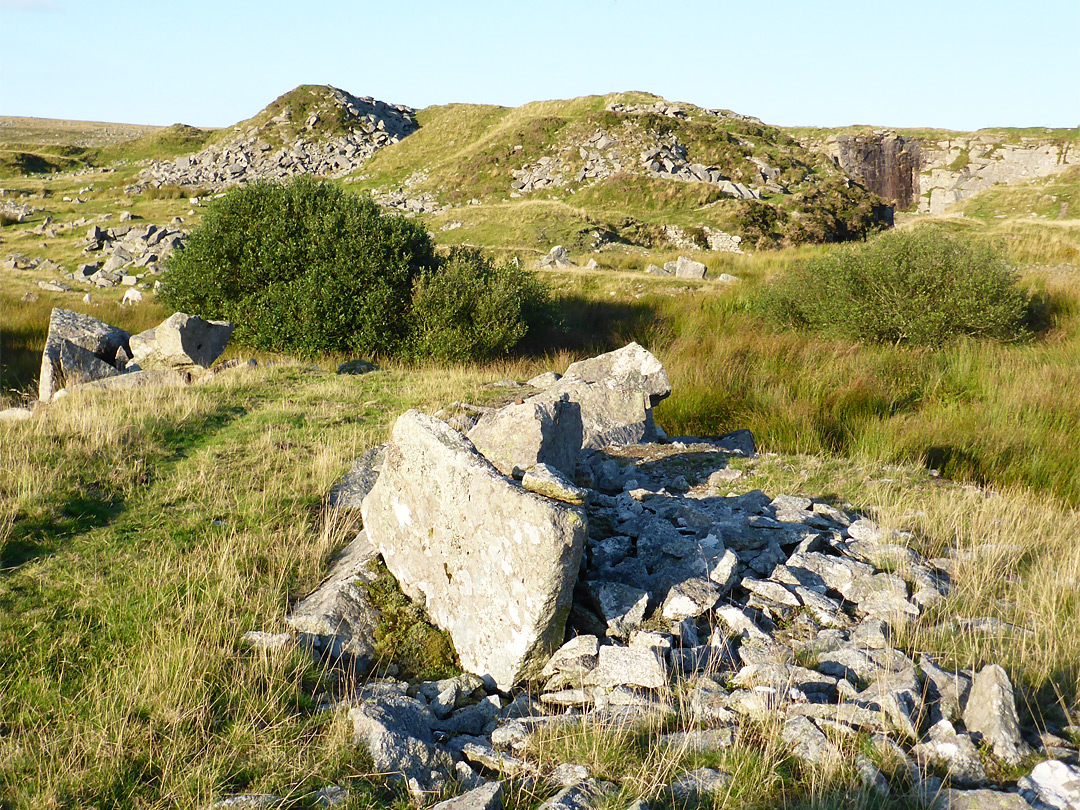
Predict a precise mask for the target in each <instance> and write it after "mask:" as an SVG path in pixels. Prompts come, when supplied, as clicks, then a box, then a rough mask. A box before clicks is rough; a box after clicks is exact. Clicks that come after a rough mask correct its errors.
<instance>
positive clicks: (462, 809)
mask: <svg viewBox="0 0 1080 810" xmlns="http://www.w3.org/2000/svg"><path fill="white" fill-rule="evenodd" d="M502 797H503V788H502V783H501V782H488V783H486V784H483V785H481V786H480V787H478V788H473V789H472V790H470V791H469V792H468V793H463V794H461V795H460V796H455V797H454V798H453V799H447V800H446V801H444V802H439V803H438V804H437V805H435V806H434V807H432V808H431V810H502Z"/></svg>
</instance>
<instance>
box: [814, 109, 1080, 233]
mask: <svg viewBox="0 0 1080 810" xmlns="http://www.w3.org/2000/svg"><path fill="white" fill-rule="evenodd" d="M807 145H808V146H810V147H811V148H816V149H819V150H821V151H824V152H825V153H826V154H828V155H829V156H830V157H831V158H832V159H833V160H834V161H836V163H837V165H838V166H839V167H840V168H841V169H843V170H844V172H845V173H846V174H848V176H850V177H851V178H852V179H853V180H855V181H857V182H858V183H860V184H861V185H863V186H865V187H866V188H867V189H869V190H870V191H872V192H874V193H875V194H877V195H878V196H880V197H881V198H883V199H885V200H887V201H889V202H891V203H892V204H893V205H895V206H896V207H897V208H898V209H900V210H906V209H911V208H916V209H917V210H918V212H919V213H924V214H926V213H929V214H940V213H944V211H945V210H946V209H947V208H948V207H949V206H950V205H953V204H954V203H958V202H962V201H964V200H966V199H969V198H971V197H972V196H974V195H975V194H978V193H979V192H980V191H982V190H984V189H987V188H991V187H992V186H994V185H999V184H1001V185H1012V184H1014V183H1020V182H1024V181H1026V180H1031V179H1034V178H1036V177H1046V176H1049V175H1053V174H1057V173H1059V172H1062V171H1065V170H1066V169H1068V168H1070V167H1071V166H1075V165H1077V161H1078V158H1077V153H1076V149H1075V148H1074V147H1073V146H1072V145H1071V144H1070V143H1069V142H1068V141H1063V142H1056V141H1053V140H1050V139H1044V138H1039V137H1037V136H1035V137H1031V136H1025V137H1022V138H1020V139H1019V141H1018V142H1011V141H1010V139H1009V138H1008V137H1007V136H1006V135H1004V134H997V133H995V132H993V131H988V132H976V133H972V134H969V135H965V134H960V133H957V134H954V135H953V134H950V135H949V136H947V137H942V138H926V139H923V138H911V137H907V136H904V135H900V134H898V133H896V132H892V131H888V130H882V131H877V132H872V133H864V134H855V135H834V136H830V137H829V138H827V139H826V140H825V141H824V142H814V141H807Z"/></svg>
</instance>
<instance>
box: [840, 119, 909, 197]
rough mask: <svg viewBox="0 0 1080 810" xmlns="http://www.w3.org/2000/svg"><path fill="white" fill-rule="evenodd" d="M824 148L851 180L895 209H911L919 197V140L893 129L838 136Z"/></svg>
mask: <svg viewBox="0 0 1080 810" xmlns="http://www.w3.org/2000/svg"><path fill="white" fill-rule="evenodd" d="M826 151H827V152H828V154H829V155H830V156H831V157H832V158H833V160H835V161H836V163H837V165H839V166H840V168H841V169H843V170H844V171H845V172H847V173H848V174H849V175H851V177H852V178H853V179H855V180H856V181H858V182H859V183H861V184H862V185H864V186H866V188H867V189H869V190H870V191H872V192H874V193H875V194H877V195H878V196H879V197H881V198H882V199H883V200H887V201H889V202H891V203H892V204H893V205H895V206H896V207H898V208H901V209H904V208H910V207H911V206H912V205H913V204H914V203H915V201H916V200H917V199H918V197H919V172H920V171H921V170H922V154H921V147H920V144H919V142H918V141H911V140H907V139H905V138H903V137H901V136H899V135H897V134H896V133H894V132H885V133H880V134H878V133H875V134H874V135H856V136H849V135H837V136H834V137H832V138H829V140H828V141H827V143H826Z"/></svg>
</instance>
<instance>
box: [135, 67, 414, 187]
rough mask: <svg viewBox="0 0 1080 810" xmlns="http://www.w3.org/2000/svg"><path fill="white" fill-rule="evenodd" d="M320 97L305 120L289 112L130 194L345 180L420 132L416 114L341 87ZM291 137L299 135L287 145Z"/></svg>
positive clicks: (158, 172) (150, 173)
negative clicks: (300, 178)
mask: <svg viewBox="0 0 1080 810" xmlns="http://www.w3.org/2000/svg"><path fill="white" fill-rule="evenodd" d="M312 94H313V95H316V97H317V98H318V101H317V102H316V103H315V104H313V105H311V106H308V107H307V108H306V114H305V117H304V119H303V120H294V119H293V116H294V112H293V108H292V107H291V106H286V107H285V108H284V109H283V110H282V111H281V112H280V113H278V114H277V115H275V116H273V117H272V118H269V119H268V120H267V121H265V122H264V123H262V124H260V125H252V126H249V127H248V128H247V129H246V130H244V131H243V132H242V133H240V134H238V135H237V136H236V137H234V138H233V139H231V140H229V141H227V142H225V143H222V144H214V145H211V146H209V147H207V148H206V149H204V150H203V151H201V152H198V153H197V154H194V155H188V156H184V157H180V158H177V159H176V160H171V161H157V162H154V163H153V164H151V166H150V167H148V168H147V169H145V170H144V171H143V172H142V173H141V174H140V175H139V182H138V183H137V184H136V185H135V186H132V187H130V188H129V191H130V192H131V193H137V192H138V191H141V190H142V189H145V188H148V187H158V186H161V185H165V184H169V185H177V186H198V187H201V188H206V189H211V190H220V189H223V188H226V187H228V186H232V185H236V184H239V183H250V182H252V181H255V180H282V179H286V178H289V177H293V176H295V175H298V174H314V175H317V176H325V177H342V176H344V175H346V174H349V173H351V172H353V171H355V170H356V169H357V168H359V167H360V166H362V165H363V163H364V162H365V161H366V160H367V159H368V158H370V157H371V156H372V155H373V154H375V152H377V151H378V150H379V149H381V148H382V147H384V146H388V145H389V144H392V143H397V142H398V141H399V140H401V139H402V138H404V137H405V136H406V135H408V134H409V133H411V132H413V131H414V130H415V129H416V119H415V111H414V110H413V109H412V108H411V107H406V106H404V105H400V104H398V105H391V104H387V103H385V102H382V101H378V100H376V99H373V98H369V97H366V96H365V97H363V98H357V97H356V96H352V95H350V94H348V93H346V92H345V91H343V90H339V89H337V88H336V87H327V88H318V90H317V91H312ZM331 124H332V125H333V126H332V127H328V125H331ZM286 131H287V132H294V131H295V132H298V133H299V134H297V135H296V136H295V137H289V138H286V137H285V136H284V133H285V132H286Z"/></svg>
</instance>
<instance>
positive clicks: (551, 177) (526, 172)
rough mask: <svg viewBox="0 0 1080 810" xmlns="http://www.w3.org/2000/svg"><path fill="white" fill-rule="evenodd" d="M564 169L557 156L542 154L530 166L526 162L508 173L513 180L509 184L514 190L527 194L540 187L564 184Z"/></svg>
mask: <svg viewBox="0 0 1080 810" xmlns="http://www.w3.org/2000/svg"><path fill="white" fill-rule="evenodd" d="M565 171H566V169H565V167H564V166H563V163H562V161H561V160H560V159H559V158H555V157H550V156H544V157H542V158H540V159H539V160H537V161H536V163H535V164H534V165H532V166H529V165H528V164H526V165H525V166H523V167H522V168H520V169H513V170H512V171H511V172H510V173H511V174H512V175H513V177H514V182H513V183H511V184H510V186H511V188H513V189H514V191H515V192H519V193H522V194H527V193H528V192H530V191H536V190H537V189H541V188H549V187H552V186H556V187H557V186H563V185H566V176H565V174H564V172H565Z"/></svg>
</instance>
